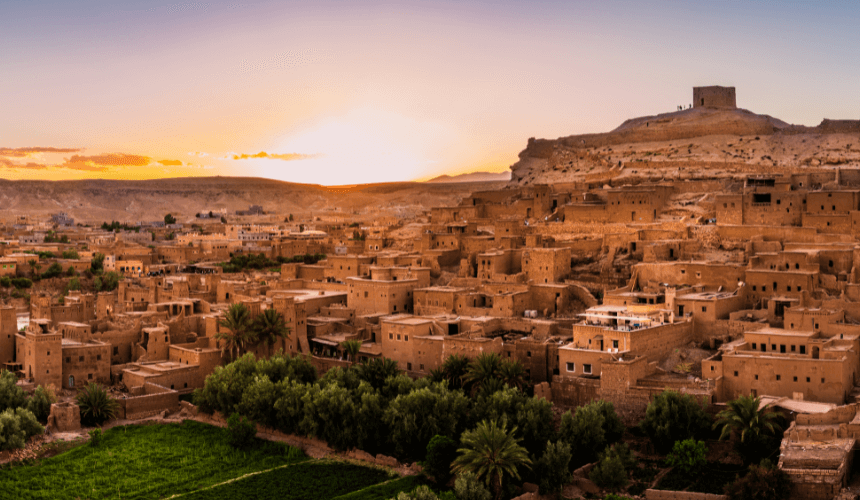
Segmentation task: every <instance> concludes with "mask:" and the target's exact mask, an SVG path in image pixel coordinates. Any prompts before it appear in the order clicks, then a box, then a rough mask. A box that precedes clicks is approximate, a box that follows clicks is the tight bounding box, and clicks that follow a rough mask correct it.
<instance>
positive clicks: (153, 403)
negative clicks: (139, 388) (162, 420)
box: [118, 382, 179, 420]
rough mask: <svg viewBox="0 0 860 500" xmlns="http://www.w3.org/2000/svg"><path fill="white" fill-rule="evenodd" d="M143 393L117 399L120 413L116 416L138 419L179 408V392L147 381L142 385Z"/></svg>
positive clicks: (174, 410) (171, 411)
mask: <svg viewBox="0 0 860 500" xmlns="http://www.w3.org/2000/svg"><path fill="white" fill-rule="evenodd" d="M143 392H144V394H143V395H141V396H132V397H129V398H125V399H120V400H118V402H119V406H120V415H119V416H118V418H126V419H128V420H139V419H142V418H147V417H151V416H153V415H157V414H159V413H161V412H163V411H165V410H167V412H168V413H173V412H176V411H178V410H179V393H178V392H176V391H174V390H171V389H168V388H166V387H162V386H160V385H156V384H153V383H150V382H147V383H145V384H144V385H143Z"/></svg>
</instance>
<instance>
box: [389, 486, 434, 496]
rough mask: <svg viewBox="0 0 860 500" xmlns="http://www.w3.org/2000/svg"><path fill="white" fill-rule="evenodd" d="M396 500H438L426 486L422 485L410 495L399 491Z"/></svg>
mask: <svg viewBox="0 0 860 500" xmlns="http://www.w3.org/2000/svg"><path fill="white" fill-rule="evenodd" d="M396 500H439V497H437V496H436V494H435V493H433V490H431V489H430V488H429V487H428V486H427V485H425V484H422V485H421V486H419V487H417V488H415V489H414V490H412V491H411V492H410V493H406V492H403V491H401V492H400V493H398V494H397V497H396Z"/></svg>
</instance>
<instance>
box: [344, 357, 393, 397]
mask: <svg viewBox="0 0 860 500" xmlns="http://www.w3.org/2000/svg"><path fill="white" fill-rule="evenodd" d="M355 371H356V373H357V374H358V377H359V378H360V379H361V380H364V381H366V382H367V383H369V384H370V385H371V386H372V387H373V388H374V389H377V390H381V389H382V388H383V386H384V385H385V381H386V380H388V379H389V378H390V377H396V376H397V375H398V374H399V373H400V370H398V369H397V361H394V360H393V359H388V358H371V359H369V360H367V361H366V362H364V363H359V364H358V365H357V366H356V367H355Z"/></svg>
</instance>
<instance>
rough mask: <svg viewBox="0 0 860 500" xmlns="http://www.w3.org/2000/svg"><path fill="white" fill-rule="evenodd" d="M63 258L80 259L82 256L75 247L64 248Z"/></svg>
mask: <svg viewBox="0 0 860 500" xmlns="http://www.w3.org/2000/svg"><path fill="white" fill-rule="evenodd" d="M63 258H64V259H68V260H78V259H80V258H81V256H80V255H79V254H78V251H77V250H75V249H70V250H63Z"/></svg>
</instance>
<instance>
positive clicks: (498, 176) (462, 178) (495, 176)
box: [427, 172, 511, 182]
mask: <svg viewBox="0 0 860 500" xmlns="http://www.w3.org/2000/svg"><path fill="white" fill-rule="evenodd" d="M509 180H511V173H510V172H471V173H468V174H460V175H447V174H445V175H440V176H439V177H434V178H432V179H430V180H428V181H427V182H499V181H509Z"/></svg>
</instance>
